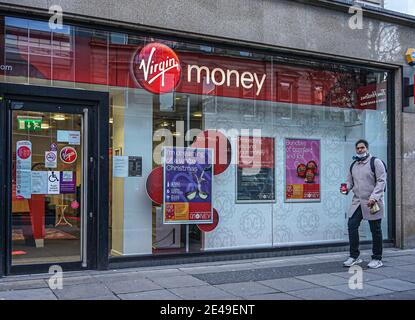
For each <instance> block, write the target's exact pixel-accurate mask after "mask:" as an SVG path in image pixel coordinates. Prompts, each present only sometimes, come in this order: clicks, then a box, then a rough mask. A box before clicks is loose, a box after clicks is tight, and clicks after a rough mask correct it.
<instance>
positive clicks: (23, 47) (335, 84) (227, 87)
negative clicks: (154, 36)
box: [0, 26, 381, 109]
mask: <svg viewBox="0 0 415 320" xmlns="http://www.w3.org/2000/svg"><path fill="white" fill-rule="evenodd" d="M0 27H1V26H0ZM27 34H28V29H27V28H25V27H13V28H8V29H7V30H6V36H7V37H9V36H10V37H13V38H18V39H25V37H27ZM51 36H52V35H51V33H50V32H49V31H46V30H45V31H40V30H37V31H36V32H33V33H32V32H31V33H30V42H31V43H42V42H43V41H44V40H45V39H51ZM53 39H55V40H57V41H59V43H61V47H60V49H59V48H57V49H56V50H53V52H54V53H53V54H52V50H45V49H43V48H40V47H36V46H33V48H31V50H30V51H29V52H28V50H27V42H25V41H18V42H17V44H16V52H15V53H13V59H9V60H8V61H7V64H10V68H4V70H1V71H2V74H3V73H4V75H6V76H10V77H31V78H39V79H44V80H55V81H69V82H76V83H88V84H97V85H107V86H115V87H128V88H137V87H138V88H143V89H145V90H147V91H149V92H151V93H154V94H163V93H168V92H173V91H175V92H180V93H189V94H202V95H212V96H221V97H228V98H237V99H254V100H264V101H275V102H284V103H296V104H307V105H323V106H335V107H351V105H350V100H352V99H345V97H346V96H347V92H348V88H347V87H346V88H342V79H343V78H344V76H345V75H346V76H347V75H348V74H347V73H346V74H344V73H339V72H336V71H327V70H326V71H324V70H318V69H314V68H312V67H308V68H307V67H304V66H289V65H287V64H282V63H278V62H272V60H270V59H263V58H260V57H249V58H243V57H237V56H233V57H232V56H225V55H222V54H220V53H219V52H209V53H207V52H199V51H193V50H190V49H188V48H185V47H183V48H180V49H177V50H173V49H172V48H169V47H168V46H167V45H165V44H162V43H160V42H152V43H149V44H146V45H143V46H140V47H139V48H137V45H135V44H118V43H109V42H108V41H107V40H104V39H102V38H100V37H94V36H93V33H90V32H75V33H71V34H70V35H66V34H59V35H55V34H54V35H53ZM2 46H4V44H3V43H1V42H0V52H2V51H4V50H2ZM63 48H65V49H63ZM66 48H70V52H68V49H66ZM3 49H4V47H3ZM4 60H5V59H4V57H3V59H2V56H1V55H0V65H3V64H4V65H5V64H6V61H4ZM52 66H53V67H52ZM363 91H364V90H363V89H362V90H361V92H359V93H358V92H356V90H354V92H353V97H354V94H358V95H359V96H360V98H361V99H360V101H356V103H355V105H353V107H355V108H364V109H371V108H375V107H376V103H374V102H373V101H374V100H373V101H372V98H371V94H373V92H372V93H370V92H363ZM349 95H350V94H349ZM379 98H381V97H379ZM378 102H379V101H378ZM377 104H378V103H377Z"/></svg>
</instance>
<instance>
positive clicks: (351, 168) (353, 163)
mask: <svg viewBox="0 0 415 320" xmlns="http://www.w3.org/2000/svg"><path fill="white" fill-rule="evenodd" d="M356 162H357V160H355V161H353V162H352V164H351V165H350V176H351V177H352V183H353V185H354V181H353V173H352V170H353V166H354V165H355V164H356Z"/></svg>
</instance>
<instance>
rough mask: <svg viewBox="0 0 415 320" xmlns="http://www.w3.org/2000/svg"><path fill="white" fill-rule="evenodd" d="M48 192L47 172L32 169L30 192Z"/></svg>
mask: <svg viewBox="0 0 415 320" xmlns="http://www.w3.org/2000/svg"><path fill="white" fill-rule="evenodd" d="M47 193H48V172H47V171H32V194H47Z"/></svg>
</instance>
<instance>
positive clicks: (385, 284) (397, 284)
mask: <svg viewBox="0 0 415 320" xmlns="http://www.w3.org/2000/svg"><path fill="white" fill-rule="evenodd" d="M367 284H369V285H372V286H376V287H380V288H385V289H388V290H391V291H409V290H415V283H412V282H408V281H403V280H399V279H393V278H388V279H383V280H376V281H369V282H368V283H367Z"/></svg>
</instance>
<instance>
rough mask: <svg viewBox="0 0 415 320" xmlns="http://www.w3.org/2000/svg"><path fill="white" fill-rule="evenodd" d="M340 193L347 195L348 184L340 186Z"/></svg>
mask: <svg viewBox="0 0 415 320" xmlns="http://www.w3.org/2000/svg"><path fill="white" fill-rule="evenodd" d="M340 192H341V193H343V194H346V193H347V183H342V184H341V185H340Z"/></svg>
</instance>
